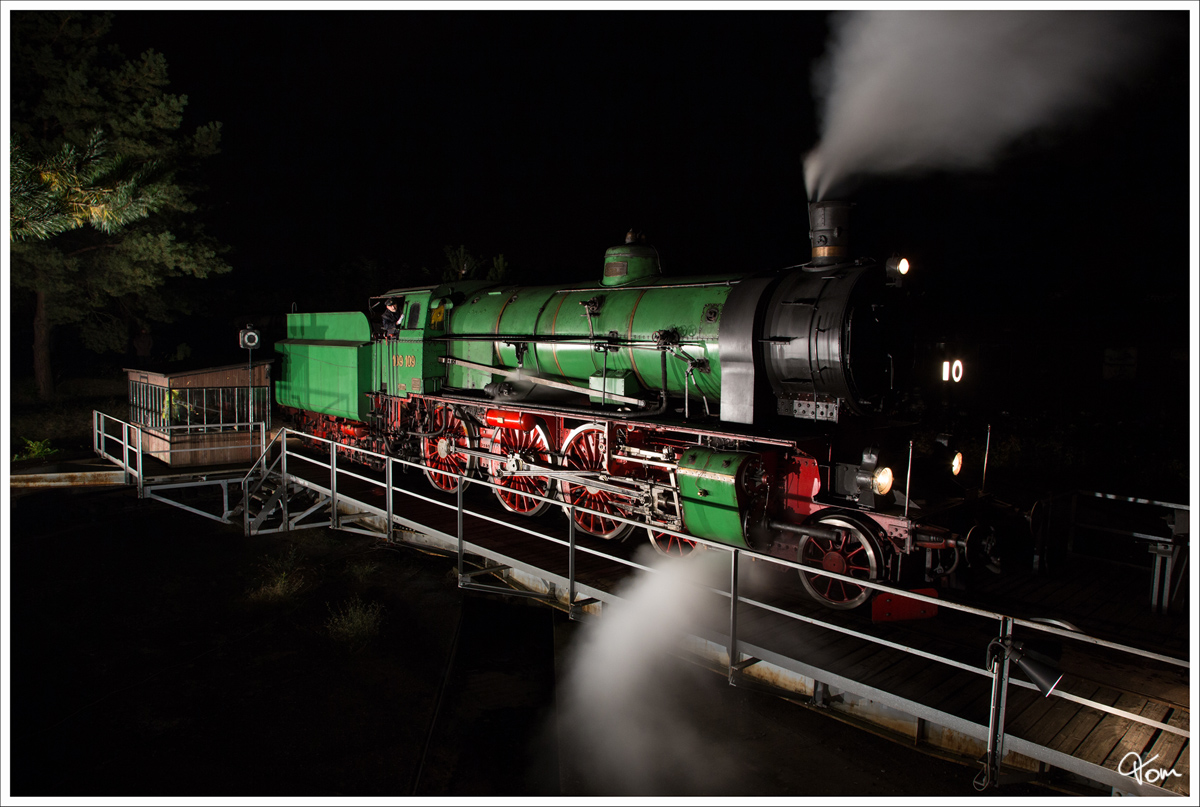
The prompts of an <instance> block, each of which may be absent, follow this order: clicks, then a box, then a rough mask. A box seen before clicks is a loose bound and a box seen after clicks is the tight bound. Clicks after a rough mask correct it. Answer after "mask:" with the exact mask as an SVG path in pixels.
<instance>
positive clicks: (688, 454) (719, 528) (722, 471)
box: [676, 446, 766, 548]
mask: <svg viewBox="0 0 1200 807" xmlns="http://www.w3.org/2000/svg"><path fill="white" fill-rule="evenodd" d="M676 473H677V475H678V480H679V494H680V498H681V499H682V502H683V525H684V528H685V529H686V530H687V531H688V532H690V533H691V534H692V535H695V536H697V537H698V538H707V539H709V540H710V541H720V542H721V543H725V544H731V545H733V546H738V547H742V548H749V545H748V543H747V541H746V535H745V531H744V525H745V523H746V514H747V513H756V512H757V511H758V509H760V508H761V507H762V506H764V505H765V502H766V497H765V495H763V494H764V493H765V488H764V487H763V483H762V461H761V459H760V457H759V455H757V454H748V453H744V452H739V451H714V450H713V449H710V448H704V447H703V446H692V447H690V448H688V449H686V450H685V451H684V452H683V456H681V457H680V458H679V469H678V471H677V472H676Z"/></svg>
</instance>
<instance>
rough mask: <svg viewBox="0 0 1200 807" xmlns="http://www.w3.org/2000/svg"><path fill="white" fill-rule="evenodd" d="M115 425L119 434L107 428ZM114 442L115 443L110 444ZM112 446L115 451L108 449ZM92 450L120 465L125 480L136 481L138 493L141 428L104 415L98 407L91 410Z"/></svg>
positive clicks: (140, 476)
mask: <svg viewBox="0 0 1200 807" xmlns="http://www.w3.org/2000/svg"><path fill="white" fill-rule="evenodd" d="M114 426H115V427H117V428H118V429H119V430H120V434H119V436H118V435H116V434H112V433H111V432H110V431H109V429H110V428H111V427H114ZM113 443H115V444H116V445H115V446H114V445H112V444H113ZM110 447H111V448H113V449H114V450H115V451H116V453H115V454H114V453H112V452H111V451H109V449H110ZM92 450H94V451H95V452H96V453H97V454H99V455H100V456H101V457H104V458H105V459H107V460H109V461H110V462H115V463H116V464H117V465H119V466H121V470H122V471H124V472H125V482H126V484H128V483H129V482H130V481H131V480H136V481H137V486H138V493H139V495H140V494H141V490H142V430H141V429H139V428H138V427H137V426H134V425H133V424H131V423H126V422H125V421H123V420H119V419H118V418H115V417H113V416H112V415H106V414H105V413H104V412H101V411H100V410H98V409H93V410H92Z"/></svg>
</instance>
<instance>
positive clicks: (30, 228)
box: [8, 129, 164, 241]
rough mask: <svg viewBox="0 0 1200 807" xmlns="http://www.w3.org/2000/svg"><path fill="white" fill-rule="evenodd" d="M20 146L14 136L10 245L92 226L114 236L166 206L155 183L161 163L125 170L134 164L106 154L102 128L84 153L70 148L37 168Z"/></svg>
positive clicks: (18, 139)
mask: <svg viewBox="0 0 1200 807" xmlns="http://www.w3.org/2000/svg"><path fill="white" fill-rule="evenodd" d="M20 141H21V137H20V135H14V136H13V138H12V141H11V142H10V143H9V150H8V156H9V168H10V179H9V191H10V194H9V196H10V207H9V230H8V237H9V240H10V241H45V240H47V239H49V238H53V237H54V236H56V235H60V234H62V233H65V232H67V231H68V230H75V229H78V228H80V227H83V226H84V225H86V224H90V225H91V226H92V227H95V228H96V229H97V230H100V231H101V232H103V233H106V234H110V235H111V234H112V233H115V232H117V231H118V230H120V229H121V228H123V227H125V226H126V225H128V224H130V223H132V222H135V221H138V220H140V219H144V218H146V217H147V216H148V215H150V213H151V212H153V211H154V210H155V209H157V207H159V206H160V205H161V204H162V202H163V196H164V189H163V187H162V186H161V185H160V184H157V183H154V182H153V181H152V178H153V177H154V175H155V174H156V173H157V171H158V163H157V162H156V161H153V160H152V161H150V162H148V163H145V164H144V165H142V166H141V167H140V168H138V169H137V170H135V171H129V170H123V169H126V168H127V165H128V160H127V159H125V158H122V157H117V156H108V155H107V154H106V150H107V144H106V142H105V138H104V133H103V131H102V130H100V129H96V130H95V131H93V132H92V133H91V134H90V135H89V136H88V139H87V142H86V143H85V144H84V145H83V147H82V148H79V149H77V148H76V147H75V146H73V145H72V144H70V143H64V144H63V145H62V147H61V148H60V149H59V151H58V153H57V154H55V155H52V156H51V157H48V158H46V159H44V160H42V161H40V162H36V163H35V162H34V161H33V160H32V159H31V158H30V155H29V153H28V150H27V149H26V148H25V147H23V146H22V145H21V142H20Z"/></svg>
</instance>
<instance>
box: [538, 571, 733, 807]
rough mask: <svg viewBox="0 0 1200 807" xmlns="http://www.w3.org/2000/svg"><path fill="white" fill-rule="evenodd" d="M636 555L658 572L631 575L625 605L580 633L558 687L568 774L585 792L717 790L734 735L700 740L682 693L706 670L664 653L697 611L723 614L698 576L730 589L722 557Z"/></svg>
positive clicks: (727, 773)
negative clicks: (584, 634) (579, 642)
mask: <svg viewBox="0 0 1200 807" xmlns="http://www.w3.org/2000/svg"><path fill="white" fill-rule="evenodd" d="M648 551H649V550H648ZM637 560H638V562H639V563H642V564H644V565H650V564H651V563H654V564H656V565H658V568H659V569H660V572H659V573H651V574H639V575H636V577H635V578H633V581H632V582H631V583H630V584H628V588H627V589H625V590H624V591H623V592H622V596H623V601H622V602H621V603H617V604H609V605H605V606H604V616H603V617H602V618H601V619H599V620H598V621H597V622H596V624H594V625H590V626H588V627H587V628H586V630H588V631H590V632H592V633H591V635H590V636H588V637H580V638H581V639H583V642H582V645H581V646H578V647H576V648H575V651H574V654H573V656H572V657H571V659H570V660H569V662H568V664H569V666H568V669H567V672H566V676H565V680H564V682H563V685H562V686H561V687H560V689H559V698H560V700H559V705H558V708H559V718H558V731H559V741H560V743H561V746H562V747H564V748H568V749H570V753H569V754H568V755H567V756H568V757H569V758H571V759H573V760H576V761H577V763H576V764H575V765H574V767H575V768H576V771H575V773H574V774H573V775H574V776H575V777H577V778H578V779H579V780H580V785H581V787H582V788H583V790H585V791H586V792H589V793H594V794H598V795H600V794H602V795H641V796H650V795H682V794H702V793H716V792H723V791H724V790H725V789H727V787H728V786H729V782H730V781H732V779H731V777H732V775H733V773H734V772H735V771H734V766H735V765H736V764H737V762H736V760H737V756H738V755H737V750H736V748H731V747H729V746H730V745H731V744H732V743H733V740H729V741H728V742H722V741H721V740H718V739H717V738H714V737H712V736H711V735H707V736H706V735H705V734H704V732H703V731H702V729H701V727H700V726H699V725H698V721H699V718H700V715H698V714H697V713H696V710H695V707H693V708H691V709H689V708H688V707H687V706H686V705H685V703H684V702H683V701H682V700H681V696H680V693H681V692H684V691H686V690H688V689H689V687H688V686H687V684H688V681H687V678H688V676H690V675H705V676H710V677H711V676H712V675H713V674H712V673H711V672H708V671H705V670H703V669H700V668H698V667H696V666H695V665H690V664H687V663H686V662H683V661H681V660H680V659H678V658H675V657H674V656H672V655H671V651H672V649H673V648H675V647H677V646H678V645H679V642H680V640H681V639H682V638H683V636H684V635H685V634H686V633H688V632H689V631H690V630H692V629H693V627H694V625H695V623H694V620H697V619H699V618H701V614H703V613H705V612H706V611H709V609H710V608H712V609H716V611H714V613H715V612H719V611H720V610H722V609H723V611H724V612H725V613H728V608H729V605H728V603H729V601H728V599H723V601H722V600H721V598H717V597H716V596H715V595H713V594H712V593H711V592H707V591H705V590H704V589H702V588H700V587H698V586H696V585H695V581H696V580H697V579H699V578H704V579H705V580H706V582H707V583H708V584H709V585H712V586H714V587H720V586H722V585H725V586H727V585H728V582H727V581H724V583H723V582H722V575H724V577H726V578H727V577H728V574H729V571H728V569H729V555H728V554H727V553H725V552H697V553H695V554H694V555H692V556H691V557H689V558H686V559H683V560H679V559H676V560H674V561H670V562H661V559H657V558H655V559H653V560H652V559H650V558H647V557H645V556H639V557H638V559H637ZM710 616H711V614H710Z"/></svg>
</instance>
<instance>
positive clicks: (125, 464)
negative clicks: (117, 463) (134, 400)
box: [121, 423, 141, 496]
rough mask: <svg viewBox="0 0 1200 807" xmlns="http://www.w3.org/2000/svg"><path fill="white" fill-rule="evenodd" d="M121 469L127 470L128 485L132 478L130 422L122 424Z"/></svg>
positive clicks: (126, 482) (126, 481) (139, 491)
mask: <svg viewBox="0 0 1200 807" xmlns="http://www.w3.org/2000/svg"><path fill="white" fill-rule="evenodd" d="M121 470H122V471H124V472H125V484H126V485H128V484H129V483H130V482H131V481H133V480H132V478H131V476H130V471H131V470H132V469H130V467H129V424H128V423H122V424H121ZM138 495H139V496H140V495H141V490H140V489H139V490H138Z"/></svg>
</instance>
